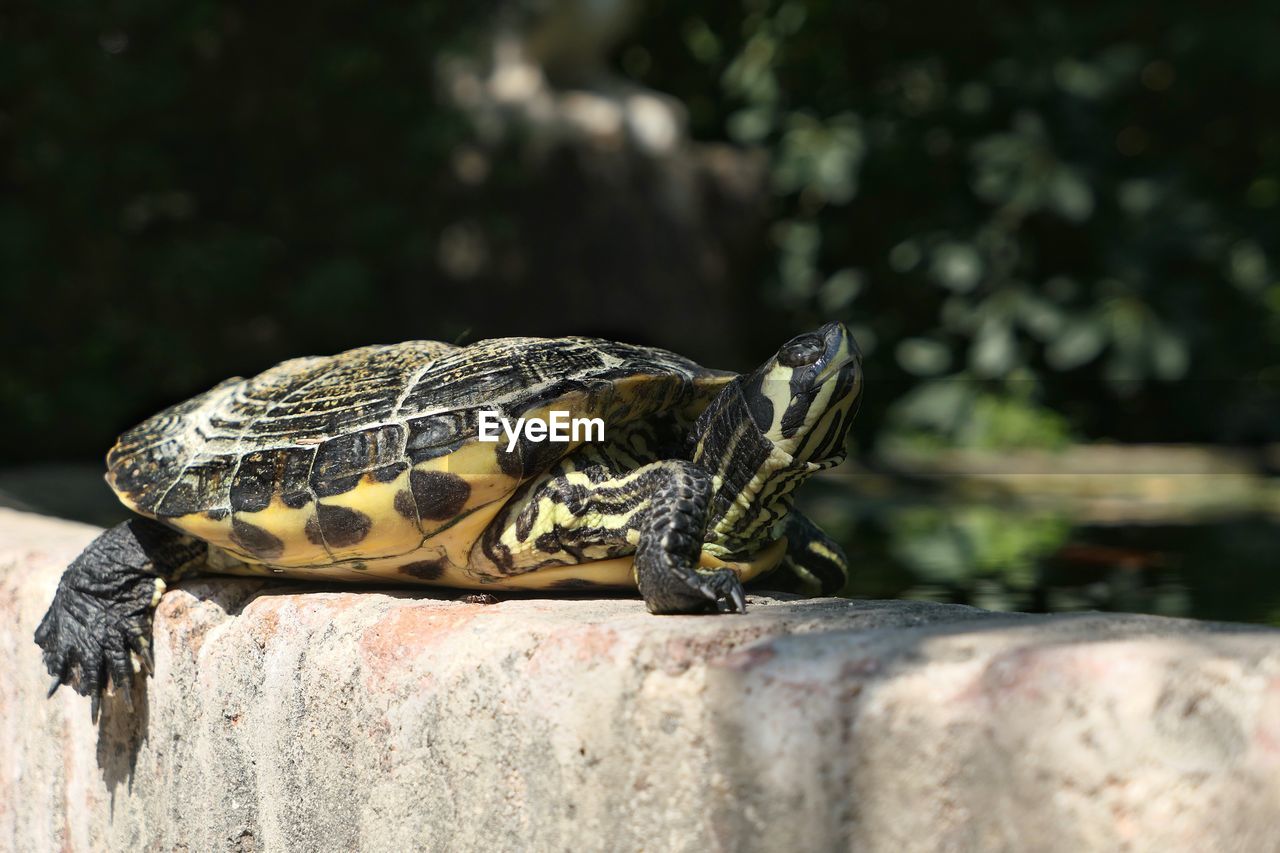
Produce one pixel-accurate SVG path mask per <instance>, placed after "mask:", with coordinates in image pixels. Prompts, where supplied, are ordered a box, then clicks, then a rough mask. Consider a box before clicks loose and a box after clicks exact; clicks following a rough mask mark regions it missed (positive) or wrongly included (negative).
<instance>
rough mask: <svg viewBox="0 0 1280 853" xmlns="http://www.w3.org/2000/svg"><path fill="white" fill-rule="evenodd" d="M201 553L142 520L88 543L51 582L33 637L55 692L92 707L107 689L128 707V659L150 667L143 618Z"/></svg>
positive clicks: (189, 541)
mask: <svg viewBox="0 0 1280 853" xmlns="http://www.w3.org/2000/svg"><path fill="white" fill-rule="evenodd" d="M206 550H207V546H206V545H205V544H204V543H203V542H200V541H199V540H196V539H193V538H191V537H189V536H185V535H183V534H181V533H178V532H177V531H175V530H172V529H170V528H168V527H165V526H164V525H163V524H160V523H158V522H155V521H152V520H150V519H147V518H134V519H130V520H129V521H126V522H124V523H123V524H118V525H116V526H115V527H113V528H111V529H110V530H107V531H106V532H104V533H103V534H102V535H101V536H99V537H98V538H97V539H94V540H93V541H92V542H90V543H89V547H87V548H85V549H84V551H83V552H82V553H81V554H80V556H78V557H76V558H75V560H73V561H72V562H71V565H70V566H68V567H67V570H66V571H65V572H64V573H63V575H62V579H61V580H60V581H59V582H58V590H57V592H56V593H55V594H54V596H53V603H52V604H51V605H49V611H48V612H47V613H45V615H44V618H43V619H42V620H41V621H40V626H39V627H38V628H37V629H36V633H35V641H36V643H37V644H38V645H39V646H40V648H41V650H42V652H43V657H44V664H45V666H46V667H47V668H48V670H49V674H50V675H52V676H53V682H52V684H50V686H49V695H50V696H52V695H53V692H54V691H55V690H57V689H58V686H59V685H61V684H70V685H71V686H72V687H73V688H74V689H75V690H76V692H77V693H80V694H81V695H84V696H90V697H91V698H92V699H93V706H92V707H93V716H94V718H95V719H96V718H97V711H98V702H99V699H100V698H101V696H102V692H103V690H104V689H105V688H106V687H107V683H108V681H110V683H111V684H112V685H114V687H115V689H116V690H118V691H119V692H120V693H121V694H122V695H123V696H124V697H125V699H126V701H129V699H130V695H129V693H130V684H131V682H132V679H133V673H134V669H133V656H135V655H136V656H137V658H138V659H139V660H140V661H141V663H142V666H143V667H144V668H146V669H148V670H149V669H150V665H151V614H152V612H153V611H154V610H155V606H156V604H158V603H159V601H160V595H161V593H163V592H164V586H165V581H166V579H168V580H172V579H173V578H175V577H176V575H177V574H178V573H179V571H180V570H181V569H183V568H185V567H186V566H187V565H189V564H190V563H192V562H193V561H195V560H198V559H200V558H202V557H203V556H204V554H205V552H206Z"/></svg>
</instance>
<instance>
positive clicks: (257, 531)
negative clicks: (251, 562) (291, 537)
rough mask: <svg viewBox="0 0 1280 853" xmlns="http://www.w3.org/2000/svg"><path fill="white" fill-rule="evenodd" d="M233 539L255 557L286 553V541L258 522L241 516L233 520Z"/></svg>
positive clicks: (267, 557)
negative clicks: (254, 522)
mask: <svg viewBox="0 0 1280 853" xmlns="http://www.w3.org/2000/svg"><path fill="white" fill-rule="evenodd" d="M231 541H232V542H234V543H236V544H237V545H239V546H240V547H241V548H243V549H244V550H246V551H248V552H249V553H250V554H252V555H254V556H255V557H262V558H264V559H270V558H272V557H279V556H280V555H281V554H283V553H284V543H283V542H281V541H280V540H279V539H277V538H276V537H275V536H274V535H272V534H271V533H268V532H267V531H265V530H263V529H262V528H261V527H259V526H258V525H256V524H250V523H249V522H247V521H245V520H243V519H241V518H233V519H232V520H231Z"/></svg>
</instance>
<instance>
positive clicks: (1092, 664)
mask: <svg viewBox="0 0 1280 853" xmlns="http://www.w3.org/2000/svg"><path fill="white" fill-rule="evenodd" d="M94 533H95V531H94V529H93V528H90V527H86V526H83V525H76V524H70V523H67V522H60V521H53V520H49V519H44V518H41V517H38V516H34V515H26V514H22V513H17V512H12V511H0V610H3V618H0V654H2V655H3V656H4V657H5V659H6V660H7V661H9V666H10V669H9V670H8V674H7V676H6V677H5V678H3V679H0V847H5V846H7V847H9V848H10V849H14V850H55V849H64V850H106V849H112V850H126V849H139V850H191V851H195V850H200V851H223V850H241V851H243V850H344V851H345V850H354V849H361V848H363V849H367V850H407V849H428V850H443V849H449V850H484V851H490V850H573V851H582V850H624V851H627V850H654V851H657V850H662V851H666V850H734V851H736V850H762V851H766V850H767V851H777V850H788V851H804V850H831V849H857V850H873V851H874V850H890V851H894V853H900V851H912V850H1018V851H1022V850H1064V851H1066V850H1071V851H1074V850H1081V849H1094V850H1126V849H1127V850H1160V851H1174V850H1186V851H1206V850H1240V851H1258V850H1276V849H1280V820H1277V818H1278V817H1280V632H1276V631H1268V630H1258V629H1249V628H1245V627H1243V626H1229V625H1212V624H1204V623H1196V622H1188V621H1181V620H1170V619H1160V618H1154V617H1142V616H1123V615H1121V616H1115V615H1098V614H1087V615H1076V616H1057V617H1033V616H1002V615H997V614H990V613H986V612H984V611H981V610H976V609H973V608H967V607H959V606H946V605H930V604H924V603H911V602H853V601H839V600H831V599H825V600H814V601H787V600H781V599H771V598H766V597H760V596H756V597H753V598H752V600H751V605H750V613H748V614H747V615H746V616H742V617H728V616H725V617H690V616H680V617H653V616H649V615H647V614H646V613H645V612H644V610H643V607H642V605H641V604H640V603H639V602H638V601H634V600H628V599H603V600H599V599H596V600H582V599H578V600H546V599H536V598H527V599H509V600H505V601H502V602H501V603H498V604H491V605H481V604H469V603H463V602H460V601H454V600H452V597H451V596H450V595H442V596H431V595H424V594H421V593H418V592H404V591H387V590H382V591H364V592H354V591H341V590H336V589H334V588H321V587H315V588H307V587H299V586H297V585H283V584H280V585H275V584H268V583H264V582H261V581H251V580H235V579H214V580H199V581H191V582H187V583H184V584H182V585H181V587H180V588H178V589H176V590H173V591H170V592H169V593H168V594H167V595H165V597H164V600H163V602H162V603H161V606H160V609H159V613H158V617H157V623H156V667H157V671H156V675H155V677H154V678H153V679H152V680H150V681H149V682H148V689H147V700H146V704H145V708H144V711H145V713H144V714H143V715H142V716H140V717H139V718H137V719H136V720H134V719H132V718H130V717H128V716H127V715H126V714H125V713H124V710H123V708H121V707H120V706H119V705H117V704H116V703H115V702H114V701H108V702H106V703H105V704H104V708H103V717H102V720H101V722H100V725H99V726H98V727H95V726H92V725H91V724H90V721H89V703H88V700H86V699H84V698H81V697H79V696H75V695H73V694H71V693H70V692H69V691H67V690H65V689H64V690H61V691H59V692H58V694H57V695H56V696H55V697H54V698H53V699H51V700H46V699H45V698H44V688H45V686H46V685H47V682H48V678H47V676H46V675H45V673H44V671H43V668H42V667H41V665H40V662H39V657H38V650H37V648H36V646H35V645H34V643H33V642H32V640H31V634H32V631H33V630H34V627H35V624H36V622H37V621H38V619H39V618H40V616H41V614H42V613H43V611H44V609H45V607H46V606H47V605H48V602H49V601H50V599H51V598H52V596H53V590H54V587H55V585H56V582H57V578H58V575H59V573H60V571H61V568H62V566H63V565H64V564H65V563H66V562H67V561H68V560H69V559H70V558H71V557H72V556H73V555H74V554H75V553H76V552H77V551H78V549H79V548H81V547H82V546H83V545H84V544H85V543H86V542H87V541H88V540H89V539H90V538H91V537H92V536H93V535H94Z"/></svg>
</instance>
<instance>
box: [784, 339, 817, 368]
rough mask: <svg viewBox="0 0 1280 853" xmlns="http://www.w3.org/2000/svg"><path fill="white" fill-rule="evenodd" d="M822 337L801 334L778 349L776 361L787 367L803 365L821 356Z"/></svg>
mask: <svg viewBox="0 0 1280 853" xmlns="http://www.w3.org/2000/svg"><path fill="white" fill-rule="evenodd" d="M822 349H823V347H822V339H821V338H819V337H818V336H817V335H801V336H800V337H798V338H795V339H794V340H791V341H788V342H787V343H786V344H784V345H783V347H782V349H780V350H778V361H779V362H780V363H781V364H785V365H786V366H787V367H804V366H805V365H806V364H813V363H814V362H815V361H817V360H818V359H819V358H820V357H821V356H822Z"/></svg>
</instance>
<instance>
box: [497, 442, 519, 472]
mask: <svg viewBox="0 0 1280 853" xmlns="http://www.w3.org/2000/svg"><path fill="white" fill-rule="evenodd" d="M494 455H495V456H496V457H497V458H498V467H499V468H500V469H501V470H502V473H504V474H506V475H507V476H508V477H522V476H524V463H522V462H521V461H520V445H519V443H518V442H517V444H516V448H515V450H513V451H511V452H510V453H508V452H507V446H506V445H505V444H503V445H502V446H501V447H499V448H498V449H497V451H496V452H495V453H494Z"/></svg>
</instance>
